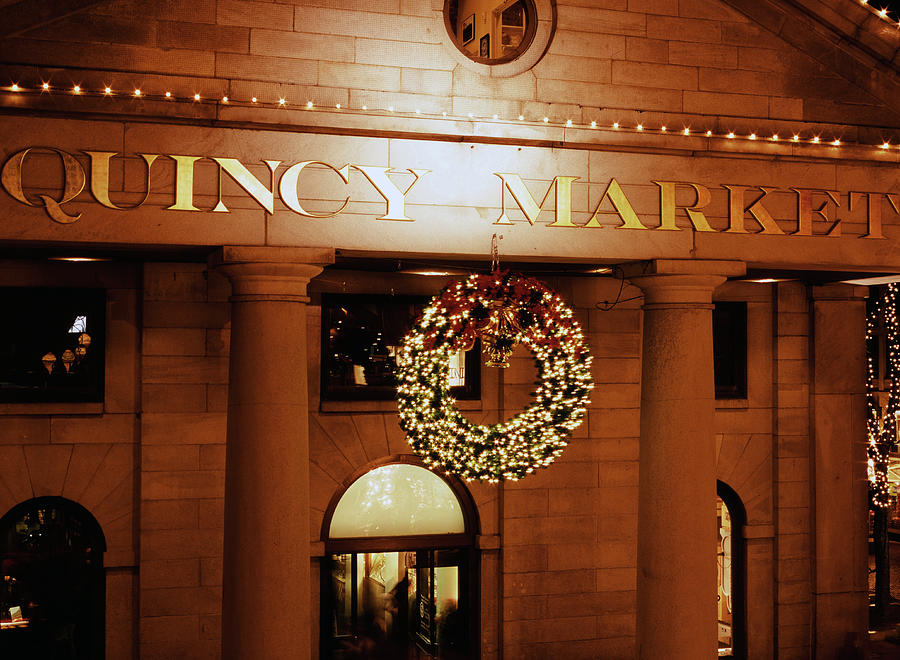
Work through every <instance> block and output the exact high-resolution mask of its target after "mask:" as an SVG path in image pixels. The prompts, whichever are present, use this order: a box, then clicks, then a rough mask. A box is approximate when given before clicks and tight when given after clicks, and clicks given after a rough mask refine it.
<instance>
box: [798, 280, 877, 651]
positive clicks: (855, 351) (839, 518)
mask: <svg viewBox="0 0 900 660" xmlns="http://www.w3.org/2000/svg"><path fill="white" fill-rule="evenodd" d="M867 293H868V289H867V287H862V286H853V285H849V284H829V285H825V286H814V287H812V299H813V300H812V307H813V315H812V318H813V330H812V335H813V337H812V392H811V397H810V399H811V400H810V409H811V415H812V428H811V429H810V430H811V433H812V444H813V455H812V457H811V459H812V460H811V463H810V481H811V487H812V512H811V513H812V518H813V520H812V528H813V530H812V534H813V579H812V591H813V594H812V598H813V603H812V610H813V612H812V614H813V619H814V630H815V632H814V635H815V638H814V639H815V657H817V658H827V657H836V654H837V652H838V649H840V647H841V646H842V645H843V644H844V643H845V641H846V639H847V634H848V633H855V634H857V635H858V636H859V639H864V638H865V635H866V626H867V623H868V607H867V606H868V575H867V568H868V547H867V538H868V514H867V497H868V482H867V477H866V402H865V391H866V380H865V379H866V342H865V337H866V304H865V298H866V295H867Z"/></svg>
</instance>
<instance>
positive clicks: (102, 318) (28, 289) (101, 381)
mask: <svg viewBox="0 0 900 660" xmlns="http://www.w3.org/2000/svg"><path fill="white" fill-rule="evenodd" d="M17 294H18V295H21V296H25V297H29V298H36V297H40V296H43V298H44V299H45V300H46V301H49V302H51V303H52V302H56V301H58V300H60V299H61V298H63V297H64V296H66V295H67V294H68V295H70V296H71V295H72V294H80V295H81V296H82V297H83V300H84V301H85V302H84V307H85V308H87V309H89V310H93V316H94V318H95V319H96V317H97V316H99V321H98V320H95V321H94V322H91V321H90V320H89V321H88V327H87V328H86V330H85V332H86V334H88V335H89V336H90V341H91V343H90V346H89V347H88V351H91V347H93V348H94V350H93V351H92V352H90V356H91V360H92V362H93V369H94V374H93V376H92V378H91V380H90V381H89V383H88V384H87V385H85V386H84V387H83V388H80V389H61V388H59V387H58V386H57V387H51V386H49V384H48V386H47V387H45V388H41V389H36V388H25V387H22V388H21V389H18V388H17V389H12V388H0V405H21V404H26V405H27V404H51V405H52V404H73V403H74V404H81V403H88V404H91V403H93V404H101V405H102V404H103V403H104V401H105V399H106V345H107V335H108V313H107V306H108V300H109V297H108V293H107V290H106V288H103V287H77V286H73V287H67V286H3V287H0V299H3V298H4V297H6V301H11V300H12V299H13V297H14V296H15V295H17ZM6 313H7V315H8V317H10V316H12V317H13V318H15V317H14V314H15V310H7V311H6ZM29 327H33V326H32V325H28V326H26V329H27V328H29ZM24 331H25V330H22V331H19V330H18V328H17V332H24ZM62 334H63V333H62V332H60V336H61V335H62ZM71 334H75V333H71ZM54 341H55V342H56V344H59V343H61V341H56V340H54ZM58 348H59V346H56V347H55V348H54V346H48V348H47V352H50V351H53V350H58ZM60 358H61V355H59V356H57V362H59V361H60ZM53 371H54V374H57V369H56V368H55V367H54V370H53ZM41 376H42V377H44V376H43V374H41ZM45 378H47V380H48V381H49V380H50V379H52V378H54V376H53V375H50V376H49V377H45ZM63 378H65V376H63Z"/></svg>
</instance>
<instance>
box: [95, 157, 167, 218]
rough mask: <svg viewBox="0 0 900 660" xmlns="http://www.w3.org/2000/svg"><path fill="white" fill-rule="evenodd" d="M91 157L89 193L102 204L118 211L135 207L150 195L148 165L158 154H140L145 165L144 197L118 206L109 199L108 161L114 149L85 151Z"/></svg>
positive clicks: (151, 163)
mask: <svg viewBox="0 0 900 660" xmlns="http://www.w3.org/2000/svg"><path fill="white" fill-rule="evenodd" d="M84 153H86V154H87V155H88V156H89V157H90V159H91V194H92V195H93V196H94V199H96V200H97V201H98V202H100V203H101V204H102V205H103V206H105V207H106V208H110V209H116V210H119V211H127V210H128V209H136V208H137V207H139V206H141V205H142V204H143V203H144V202H146V201H147V198H148V197H150V166H151V165H153V161H155V160H156V159H157V158H158V157H159V154H140V156H141V158H143V159H144V164H145V165H146V166H147V183H146V185H145V187H144V190H145V192H144V199H142V200H141V201H140V202H138V203H137V204H132V205H131V206H118V205H117V204H114V203H113V202H112V201H111V200H110V199H109V161H110V159H111V158H112V157H113V156H115V155H116V152H115V151H85V152H84Z"/></svg>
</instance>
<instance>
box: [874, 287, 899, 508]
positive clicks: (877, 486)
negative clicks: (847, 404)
mask: <svg viewBox="0 0 900 660" xmlns="http://www.w3.org/2000/svg"><path fill="white" fill-rule="evenodd" d="M882 320H883V322H884V334H885V341H884V346H885V360H884V362H885V373H884V374H881V375H882V377H883V378H884V380H885V383H889V386H888V393H887V405H886V406H883V405H882V399H881V397H880V396H879V394H880V390H879V387H878V379H876V377H875V376H876V364H875V360H876V352H875V351H874V350H871V345H872V343H873V342H876V341H877V337H876V333H877V331H878V327H879V321H882ZM866 340H867V342H868V343H869V344H870V350H869V351H868V378H867V396H866V401H867V407H868V415H867V417H866V432H867V436H868V443H867V453H868V475H869V488H870V491H871V493H872V505H873V506H875V507H880V508H886V507H888V506H889V505H890V499H891V493H890V482H889V480H888V462H889V460H890V453H891V449H892V448H893V446H894V443H896V442H897V414H898V413H900V323H898V318H897V284H888V285H887V287H886V288H885V290H884V293H883V295H881V296H879V297H878V298H877V299H876V301H875V307H874V309H873V310H872V312H871V313H870V314H869V315H868V318H867V319H866Z"/></svg>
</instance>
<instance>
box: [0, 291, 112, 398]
mask: <svg viewBox="0 0 900 660" xmlns="http://www.w3.org/2000/svg"><path fill="white" fill-rule="evenodd" d="M0 310H2V314H0V318H2V321H0V401H2V402H5V403H40V402H77V401H84V402H100V401H103V389H104V388H103V385H104V375H105V368H104V357H105V348H106V292H105V291H104V290H102V289H66V288H40V287H29V288H18V287H0Z"/></svg>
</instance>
